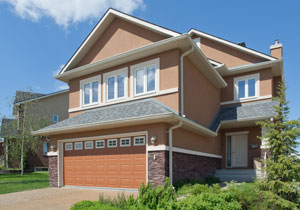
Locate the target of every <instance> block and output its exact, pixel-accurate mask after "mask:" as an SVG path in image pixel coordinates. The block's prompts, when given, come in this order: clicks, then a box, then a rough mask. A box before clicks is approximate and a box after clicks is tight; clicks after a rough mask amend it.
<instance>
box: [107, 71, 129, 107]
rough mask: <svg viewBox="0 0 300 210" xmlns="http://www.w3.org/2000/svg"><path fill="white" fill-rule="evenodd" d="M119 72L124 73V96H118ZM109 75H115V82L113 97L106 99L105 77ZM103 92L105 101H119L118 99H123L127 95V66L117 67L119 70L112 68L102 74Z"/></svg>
mask: <svg viewBox="0 0 300 210" xmlns="http://www.w3.org/2000/svg"><path fill="white" fill-rule="evenodd" d="M120 74H124V75H125V79H124V96H123V97H120V98H118V86H117V83H118V81H117V76H118V75H120ZM110 77H115V84H114V94H115V98H114V99H110V100H108V87H107V79H108V78H110ZM103 94H104V101H105V102H112V101H119V100H123V99H125V98H127V97H128V68H127V67H125V68H122V69H119V70H114V71H111V72H108V73H106V74H104V75H103Z"/></svg>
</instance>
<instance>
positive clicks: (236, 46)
mask: <svg viewBox="0 0 300 210" xmlns="http://www.w3.org/2000/svg"><path fill="white" fill-rule="evenodd" d="M188 34H196V35H199V36H202V37H205V38H208V39H211V40H214V41H217V42H220V43H222V44H225V45H227V46H229V47H232V48H235V49H238V50H240V51H243V52H246V53H248V54H252V55H255V56H258V57H261V58H264V59H267V60H270V61H274V60H277V59H276V58H274V57H272V56H269V55H266V54H264V53H261V52H258V51H255V50H252V49H250V48H247V47H242V46H240V45H238V44H235V43H232V42H230V41H227V40H224V39H221V38H218V37H215V36H212V35H210V34H207V33H204V32H201V31H198V30H195V29H191V30H190V31H189V32H188Z"/></svg>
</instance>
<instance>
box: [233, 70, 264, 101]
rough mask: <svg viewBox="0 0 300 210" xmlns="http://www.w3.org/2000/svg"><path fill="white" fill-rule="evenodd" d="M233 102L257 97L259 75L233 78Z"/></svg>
mask: <svg viewBox="0 0 300 210" xmlns="http://www.w3.org/2000/svg"><path fill="white" fill-rule="evenodd" d="M234 86H235V88H234V89H235V91H234V95H235V100H243V99H247V98H254V97H258V96H259V74H253V75H248V76H244V77H238V78H234Z"/></svg>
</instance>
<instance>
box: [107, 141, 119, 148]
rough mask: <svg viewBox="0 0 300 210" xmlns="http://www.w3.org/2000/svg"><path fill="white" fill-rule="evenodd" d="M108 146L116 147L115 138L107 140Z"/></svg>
mask: <svg viewBox="0 0 300 210" xmlns="http://www.w3.org/2000/svg"><path fill="white" fill-rule="evenodd" d="M108 147H117V139H110V140H108Z"/></svg>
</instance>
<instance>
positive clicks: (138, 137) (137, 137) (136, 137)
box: [133, 136, 146, 146]
mask: <svg viewBox="0 0 300 210" xmlns="http://www.w3.org/2000/svg"><path fill="white" fill-rule="evenodd" d="M140 138H143V139H144V143H143V144H136V143H135V140H136V139H140ZM145 142H146V138H145V136H135V137H134V138H133V145H134V146H143V145H145Z"/></svg>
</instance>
